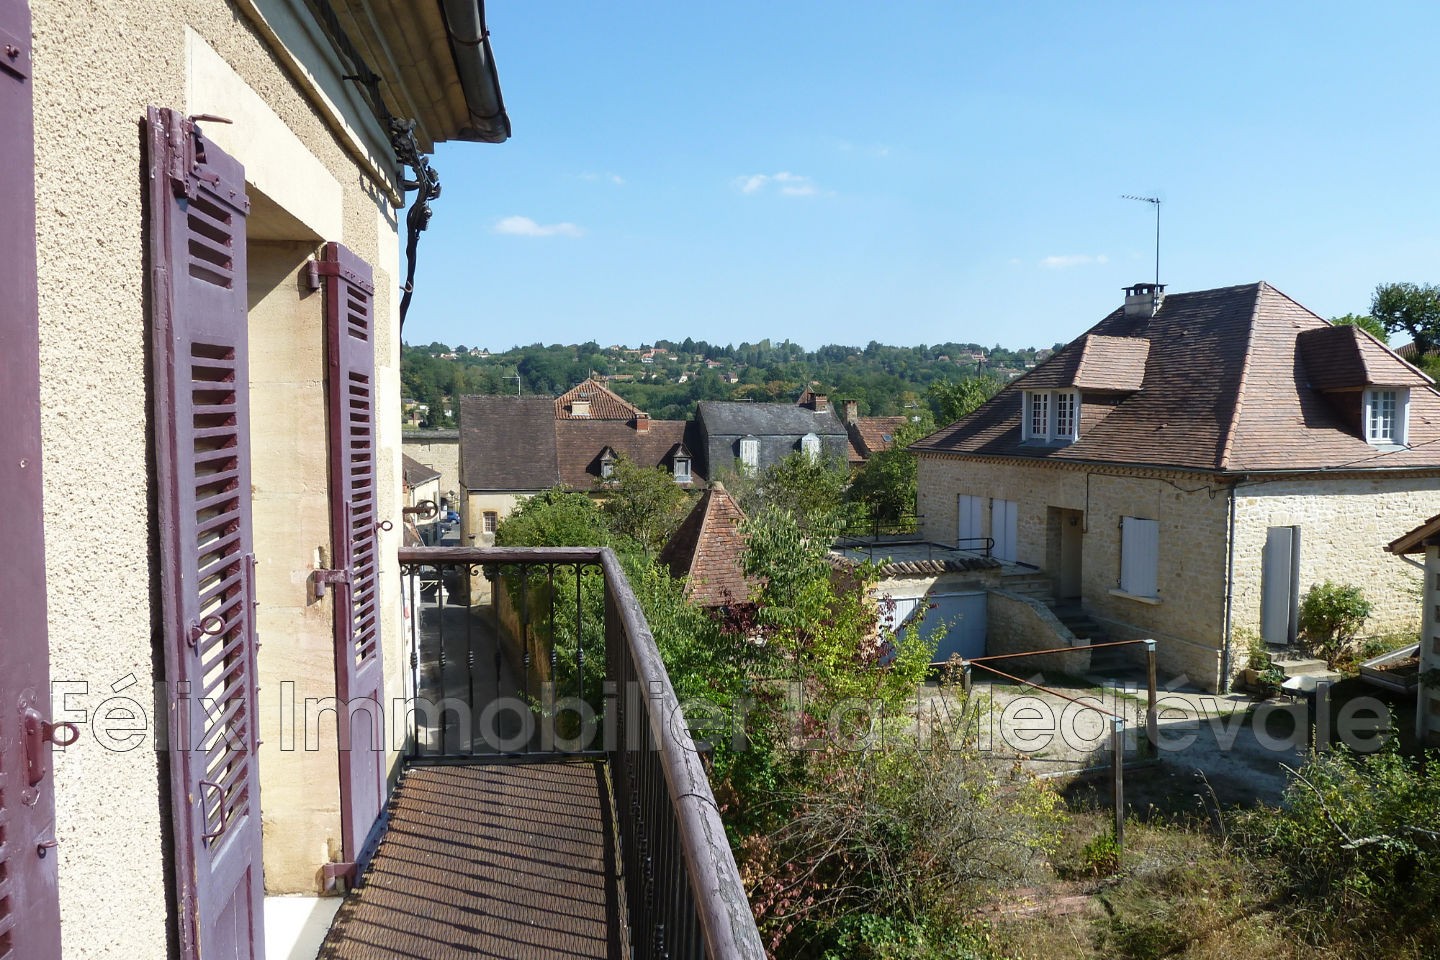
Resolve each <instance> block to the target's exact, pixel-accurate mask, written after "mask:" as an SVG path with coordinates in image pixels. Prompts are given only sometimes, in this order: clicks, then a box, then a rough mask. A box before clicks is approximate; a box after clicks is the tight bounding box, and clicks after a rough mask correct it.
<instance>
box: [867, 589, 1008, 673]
mask: <svg viewBox="0 0 1440 960" xmlns="http://www.w3.org/2000/svg"><path fill="white" fill-rule="evenodd" d="M894 603H895V608H894V610H893V611H892V612H891V613H890V615H889V616H887V617H886V618H885V620H886V626H888V627H890V628H891V629H892V630H895V631H896V632H899V631H901V630H904V629H905V627H906V626H907V625H909V624H910V623H911V622H912V621H914V620H915V619H916V618H919V617H920V616H921V614H924V617H923V619H921V620H920V623H919V632H920V636H921V637H922V638H923V639H926V640H928V639H930V638H931V637H933V636H934V635H935V634H936V633H939V632H940V630H941V627H942V626H943V627H944V634H943V636H941V637H940V640H939V643H938V644H937V645H936V649H935V662H937V663H943V662H944V661H946V660H949V659H950V658H951V657H952V656H959V657H964V658H966V659H969V658H970V657H983V656H984V655H985V594H984V592H969V593H941V594H930V595H928V596H924V597H896V598H895V600H894Z"/></svg>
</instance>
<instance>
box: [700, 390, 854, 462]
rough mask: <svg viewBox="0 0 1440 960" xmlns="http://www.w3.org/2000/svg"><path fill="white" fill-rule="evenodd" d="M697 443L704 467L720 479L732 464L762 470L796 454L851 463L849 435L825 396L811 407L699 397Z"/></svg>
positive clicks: (817, 398) (815, 400)
mask: <svg viewBox="0 0 1440 960" xmlns="http://www.w3.org/2000/svg"><path fill="white" fill-rule="evenodd" d="M695 427H696V431H697V432H696V445H697V447H698V449H697V450H696V452H697V453H698V454H699V456H700V459H701V464H702V469H703V470H704V471H705V475H706V476H708V477H718V476H721V475H723V474H724V472H725V471H727V470H732V469H734V468H735V467H736V464H737V463H738V464H740V465H741V468H743V469H745V470H747V471H751V472H754V471H762V472H763V471H764V470H766V469H768V468H770V467H772V466H774V465H775V464H777V463H779V462H780V461H781V460H784V459H785V458H786V457H788V456H790V455H791V454H794V453H808V454H810V455H812V456H817V457H834V458H839V459H840V460H841V461H842V462H849V459H850V439H849V436H848V435H847V434H846V432H845V425H844V424H842V423H841V422H840V420H839V418H838V417H836V416H835V413H834V411H832V410H831V409H830V406H829V403H828V402H827V401H826V399H825V397H824V396H823V395H821V396H819V397H815V398H814V399H812V400H811V401H810V406H800V405H798V404H788V403H745V402H741V401H731V400H702V401H700V402H699V403H698V404H696V413H695Z"/></svg>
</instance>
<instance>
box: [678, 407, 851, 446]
mask: <svg viewBox="0 0 1440 960" xmlns="http://www.w3.org/2000/svg"><path fill="white" fill-rule="evenodd" d="M695 415H696V418H697V419H700V420H703V421H704V422H705V428H706V430H707V431H708V432H709V433H710V434H711V435H712V436H727V437H744V436H749V435H754V436H757V437H770V436H797V437H799V436H804V435H805V434H807V433H813V434H815V435H816V436H817V437H834V436H841V437H843V436H846V433H845V426H844V425H843V424H842V423H841V422H840V418H839V417H837V416H835V414H834V413H833V412H832V411H830V410H828V409H826V410H820V411H815V410H811V409H809V408H808V407H801V406H796V405H794V404H789V403H744V402H741V401H735V400H701V401H700V402H699V403H698V404H696V414H695Z"/></svg>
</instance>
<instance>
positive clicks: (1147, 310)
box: [1124, 283, 1165, 320]
mask: <svg viewBox="0 0 1440 960" xmlns="http://www.w3.org/2000/svg"><path fill="white" fill-rule="evenodd" d="M1124 289H1125V316H1126V318H1127V319H1128V318H1131V317H1138V318H1139V319H1141V320H1149V319H1150V318H1151V317H1153V316H1155V314H1157V313H1159V312H1160V304H1161V303H1163V302H1164V300H1165V284H1163V283H1137V284H1135V285H1134V286H1133V287H1125V288H1124Z"/></svg>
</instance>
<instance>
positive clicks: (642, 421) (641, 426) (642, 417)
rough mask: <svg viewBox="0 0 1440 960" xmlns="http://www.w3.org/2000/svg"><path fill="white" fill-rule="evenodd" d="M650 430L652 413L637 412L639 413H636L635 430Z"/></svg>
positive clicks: (638, 431) (637, 431)
mask: <svg viewBox="0 0 1440 960" xmlns="http://www.w3.org/2000/svg"><path fill="white" fill-rule="evenodd" d="M649 430H650V414H648V413H637V414H635V432H636V433H647V432H649Z"/></svg>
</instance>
